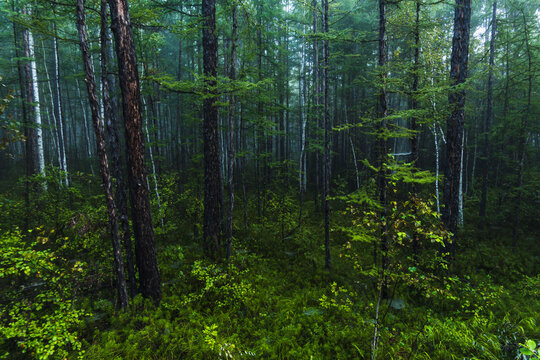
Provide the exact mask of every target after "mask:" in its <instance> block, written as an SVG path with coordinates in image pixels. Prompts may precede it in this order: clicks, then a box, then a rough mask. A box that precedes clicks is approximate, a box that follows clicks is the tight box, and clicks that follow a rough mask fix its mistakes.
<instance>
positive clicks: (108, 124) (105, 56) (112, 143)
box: [100, 0, 137, 296]
mask: <svg viewBox="0 0 540 360" xmlns="http://www.w3.org/2000/svg"><path fill="white" fill-rule="evenodd" d="M100 16H101V29H100V43H101V85H102V97H103V99H102V101H103V119H104V122H105V128H106V134H107V136H106V139H107V143H108V145H109V149H110V154H111V165H112V166H111V175H112V177H113V178H114V179H115V180H116V181H115V183H116V189H115V203H116V207H117V209H118V222H119V228H120V238H121V239H122V244H123V246H124V251H125V254H126V265H127V273H128V282H129V292H130V295H131V296H135V293H136V292H137V284H136V279H135V265H134V262H133V249H132V244H131V232H130V230H129V216H128V207H127V196H126V190H125V189H126V181H125V179H124V174H123V171H122V163H123V161H122V151H121V147H120V145H121V144H120V135H119V132H118V126H117V116H116V111H115V107H113V99H112V97H111V89H114V87H112V86H111V84H112V82H111V81H109V78H110V77H109V66H108V60H109V58H110V54H109V49H111V46H110V45H111V39H110V37H109V33H108V30H107V17H108V7H107V0H101V8H100Z"/></svg>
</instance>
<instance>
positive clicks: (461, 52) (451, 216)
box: [442, 0, 471, 251]
mask: <svg viewBox="0 0 540 360" xmlns="http://www.w3.org/2000/svg"><path fill="white" fill-rule="evenodd" d="M470 21H471V0H456V9H455V13H454V35H453V39H452V57H451V60H450V79H451V81H452V85H453V87H454V89H452V90H451V93H450V94H449V96H448V100H449V103H450V106H451V108H452V114H451V115H450V117H449V118H448V121H447V133H446V167H445V181H444V196H443V199H444V205H445V207H444V209H443V214H442V219H443V222H444V224H445V226H446V228H447V229H448V230H449V231H450V232H452V233H454V234H455V233H456V231H457V228H458V215H459V214H458V213H459V186H460V181H459V176H460V172H461V148H462V146H463V124H464V118H465V114H464V113H465V90H464V89H463V88H462V87H461V86H460V85H462V84H463V83H464V82H465V80H466V79H467V65H468V59H469V36H470ZM448 245H449V250H450V251H453V249H454V246H453V245H450V244H448Z"/></svg>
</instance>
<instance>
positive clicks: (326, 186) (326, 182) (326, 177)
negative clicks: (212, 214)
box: [321, 0, 331, 270]
mask: <svg viewBox="0 0 540 360" xmlns="http://www.w3.org/2000/svg"><path fill="white" fill-rule="evenodd" d="M321 1H322V7H323V30H324V33H325V34H328V30H329V28H328V0H321ZM323 49H324V66H323V81H324V124H323V126H324V168H323V195H322V200H323V213H324V252H325V257H324V267H325V269H326V270H330V269H331V261H330V260H331V259H330V207H329V204H328V196H329V190H330V98H329V90H330V89H329V88H330V82H329V79H328V70H329V64H328V60H329V52H330V48H329V45H328V39H325V40H324V46H323Z"/></svg>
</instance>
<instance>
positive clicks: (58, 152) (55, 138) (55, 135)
mask: <svg viewBox="0 0 540 360" xmlns="http://www.w3.org/2000/svg"><path fill="white" fill-rule="evenodd" d="M41 50H42V52H43V68H44V69H45V77H46V78H47V87H48V89H49V99H50V101H51V109H52V116H51V114H50V113H49V109H48V108H47V107H45V114H46V115H47V119H49V124H51V127H49V130H50V135H51V138H52V140H53V143H54V147H55V148H56V155H57V157H58V167H59V168H60V170H63V169H62V155H61V150H60V146H58V144H59V143H60V142H59V140H58V133H57V131H56V130H57V129H56V124H57V123H58V121H57V119H56V115H55V112H54V108H53V107H54V99H53V90H52V86H51V78H50V76H49V69H48V68H47V60H46V59H47V55H46V53H45V44H44V43H43V40H42V41H41ZM51 117H52V120H51ZM53 128H54V131H53ZM61 181H62V178H61V177H60V182H61Z"/></svg>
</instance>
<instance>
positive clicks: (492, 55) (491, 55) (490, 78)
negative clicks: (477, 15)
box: [479, 0, 497, 229]
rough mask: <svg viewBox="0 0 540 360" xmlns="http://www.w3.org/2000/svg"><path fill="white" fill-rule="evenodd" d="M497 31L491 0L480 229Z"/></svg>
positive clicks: (487, 164) (485, 184)
mask: <svg viewBox="0 0 540 360" xmlns="http://www.w3.org/2000/svg"><path fill="white" fill-rule="evenodd" d="M496 33H497V0H495V1H494V2H493V15H492V19H491V40H490V43H489V70H488V84H487V109H486V117H485V121H484V154H483V155H484V159H483V166H482V195H481V198H480V217H481V218H482V219H481V220H480V222H479V224H480V227H481V229H484V227H485V222H486V202H487V183H488V170H489V155H490V154H489V133H490V130H491V123H492V117H493V67H494V65H495V35H496Z"/></svg>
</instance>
